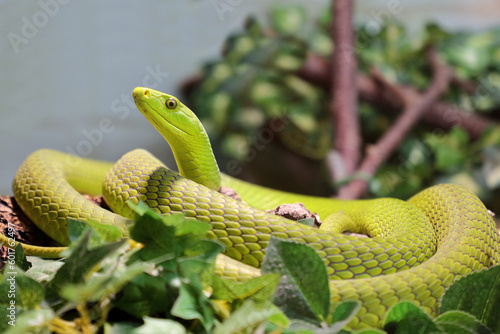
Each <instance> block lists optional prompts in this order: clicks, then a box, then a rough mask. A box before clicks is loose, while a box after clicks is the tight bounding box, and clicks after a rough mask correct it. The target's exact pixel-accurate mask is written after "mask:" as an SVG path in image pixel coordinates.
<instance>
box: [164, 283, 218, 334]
mask: <svg viewBox="0 0 500 334" xmlns="http://www.w3.org/2000/svg"><path fill="white" fill-rule="evenodd" d="M190 283H191V284H185V283H182V285H181V287H180V289H179V298H177V300H176V301H175V303H174V306H173V307H172V310H171V311H170V313H171V314H172V315H175V316H176V317H179V318H181V319H187V320H191V319H198V320H200V321H201V323H202V325H203V326H204V327H205V329H206V330H207V331H209V330H210V329H211V328H212V326H213V324H214V320H215V318H214V314H213V312H212V310H211V308H210V306H209V305H210V301H209V300H208V298H207V297H206V296H205V295H204V294H203V292H202V290H201V287H199V286H197V284H193V282H192V281H191V282H190Z"/></svg>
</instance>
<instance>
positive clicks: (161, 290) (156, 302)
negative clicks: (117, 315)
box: [115, 273, 176, 318]
mask: <svg viewBox="0 0 500 334" xmlns="http://www.w3.org/2000/svg"><path fill="white" fill-rule="evenodd" d="M166 284H167V281H166V279H163V277H162V276H151V275H149V274H145V273H144V274H141V275H139V276H137V277H135V278H134V279H132V280H131V281H130V282H129V283H128V284H127V285H126V286H125V287H124V288H123V290H122V291H121V293H120V297H119V298H118V300H117V301H116V302H115V304H116V307H117V308H118V309H120V310H123V311H125V312H127V313H128V314H130V315H132V316H135V317H137V318H141V317H143V316H147V315H152V314H155V313H159V312H165V313H168V311H169V310H170V307H171V305H172V303H173V302H174V300H173V298H175V297H176V296H171V294H172V293H171V291H170V290H168V289H165V285H166ZM145 296H147V298H145Z"/></svg>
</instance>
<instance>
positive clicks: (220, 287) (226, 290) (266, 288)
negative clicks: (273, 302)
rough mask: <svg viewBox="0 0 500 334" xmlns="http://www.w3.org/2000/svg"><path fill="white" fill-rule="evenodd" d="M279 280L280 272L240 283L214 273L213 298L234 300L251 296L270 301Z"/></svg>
mask: <svg viewBox="0 0 500 334" xmlns="http://www.w3.org/2000/svg"><path fill="white" fill-rule="evenodd" d="M279 280H280V276H279V275H278V274H268V275H262V276H259V277H255V278H253V279H251V280H249V281H246V282H241V283H240V282H235V281H233V280H230V279H226V278H221V277H219V276H216V275H214V276H213V281H212V288H213V292H212V296H211V298H212V299H220V300H227V301H230V302H232V301H234V300H236V299H241V300H243V299H245V298H248V297H251V298H252V299H254V300H255V301H257V302H259V301H260V302H264V301H268V300H269V299H270V298H271V297H272V296H273V294H274V291H275V289H276V287H277V285H278V283H279Z"/></svg>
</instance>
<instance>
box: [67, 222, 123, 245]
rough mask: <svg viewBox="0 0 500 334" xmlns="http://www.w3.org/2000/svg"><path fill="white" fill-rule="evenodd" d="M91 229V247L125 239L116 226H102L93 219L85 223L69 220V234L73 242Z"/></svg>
mask: <svg viewBox="0 0 500 334" xmlns="http://www.w3.org/2000/svg"><path fill="white" fill-rule="evenodd" d="M89 229H91V230H92V233H91V237H90V245H101V244H104V243H106V242H112V241H117V240H120V239H121V238H123V234H122V233H121V232H120V230H119V229H118V228H117V227H116V226H113V225H110V224H102V223H99V222H97V221H94V220H92V219H89V220H88V221H87V222H83V221H79V220H75V219H71V218H68V233H69V239H70V240H71V242H76V241H77V240H78V239H79V238H80V237H81V236H82V235H83V234H84V233H85V232H86V231H87V230H89Z"/></svg>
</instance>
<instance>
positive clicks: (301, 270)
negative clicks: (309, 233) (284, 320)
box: [262, 237, 330, 323]
mask: <svg viewBox="0 0 500 334" xmlns="http://www.w3.org/2000/svg"><path fill="white" fill-rule="evenodd" d="M262 273H279V274H280V275H281V282H280V284H279V285H278V288H277V291H276V295H275V298H274V302H275V304H276V305H277V306H279V307H280V308H281V309H282V310H283V311H284V312H285V314H287V315H288V316H289V317H291V318H297V319H304V320H306V321H311V322H317V323H318V322H321V321H324V320H325V319H326V318H327V317H328V315H329V313H330V288H329V278H328V274H327V271H326V267H325V264H324V263H323V260H322V259H321V257H320V256H319V255H318V254H317V253H316V251H315V250H314V249H312V248H311V247H309V246H307V245H305V244H300V243H296V242H292V241H287V240H283V239H278V238H273V237H271V239H270V241H269V245H268V247H267V249H266V255H265V257H264V263H263V264H262Z"/></svg>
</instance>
